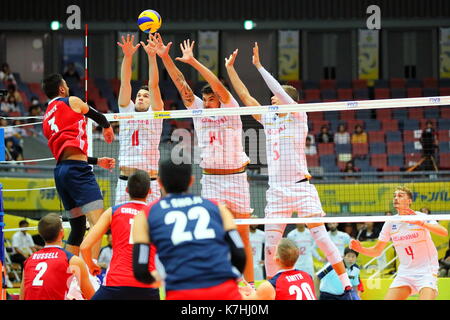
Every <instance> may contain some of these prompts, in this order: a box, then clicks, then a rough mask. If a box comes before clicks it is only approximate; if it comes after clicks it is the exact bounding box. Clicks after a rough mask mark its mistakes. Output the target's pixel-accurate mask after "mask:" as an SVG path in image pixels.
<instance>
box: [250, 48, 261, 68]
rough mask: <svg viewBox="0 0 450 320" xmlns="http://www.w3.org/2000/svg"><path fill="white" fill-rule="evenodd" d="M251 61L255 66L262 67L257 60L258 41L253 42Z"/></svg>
mask: <svg viewBox="0 0 450 320" xmlns="http://www.w3.org/2000/svg"><path fill="white" fill-rule="evenodd" d="M252 63H253V64H254V65H255V67H256V68H260V67H262V65H261V62H260V60H259V47H258V42H255V46H254V47H253V57H252Z"/></svg>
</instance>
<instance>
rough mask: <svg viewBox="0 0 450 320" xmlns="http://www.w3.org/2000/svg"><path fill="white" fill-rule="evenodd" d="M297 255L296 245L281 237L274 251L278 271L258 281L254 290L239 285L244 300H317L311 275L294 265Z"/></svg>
mask: <svg viewBox="0 0 450 320" xmlns="http://www.w3.org/2000/svg"><path fill="white" fill-rule="evenodd" d="M298 257H299V250H298V247H297V245H296V244H295V243H294V242H293V241H292V240H289V239H287V238H282V239H281V240H280V242H279V244H278V246H277V249H276V252H275V263H276V264H277V266H278V272H277V273H276V274H275V276H273V277H272V278H271V279H270V280H268V281H264V282H262V283H260V285H259V286H258V288H257V289H256V290H255V289H252V288H251V287H250V288H249V287H248V286H247V287H241V288H240V292H241V294H242V297H243V298H244V300H317V299H316V294H315V293H314V292H315V290H314V281H313V279H312V278H311V276H310V275H309V274H308V273H306V272H304V271H300V270H297V269H295V267H294V265H295V262H296V261H297V259H298Z"/></svg>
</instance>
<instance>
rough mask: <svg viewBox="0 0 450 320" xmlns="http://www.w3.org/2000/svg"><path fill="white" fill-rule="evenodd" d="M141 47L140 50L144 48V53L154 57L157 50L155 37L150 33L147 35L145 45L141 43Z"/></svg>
mask: <svg viewBox="0 0 450 320" xmlns="http://www.w3.org/2000/svg"><path fill="white" fill-rule="evenodd" d="M141 46H142V48H144V50H145V52H147V54H148V55H149V56H152V57H154V56H155V55H156V50H157V43H156V37H155V36H154V35H152V34H151V33H149V34H148V39H147V44H145V43H144V42H143V41H141Z"/></svg>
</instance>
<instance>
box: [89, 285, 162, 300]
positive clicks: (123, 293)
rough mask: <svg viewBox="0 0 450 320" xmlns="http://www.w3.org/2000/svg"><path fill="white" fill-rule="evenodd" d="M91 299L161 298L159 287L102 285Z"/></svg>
mask: <svg viewBox="0 0 450 320" xmlns="http://www.w3.org/2000/svg"><path fill="white" fill-rule="evenodd" d="M91 300H160V298H159V289H155V288H139V287H107V286H103V285H102V286H100V288H99V289H98V290H97V292H96V293H95V294H94V296H93V297H92V298H91Z"/></svg>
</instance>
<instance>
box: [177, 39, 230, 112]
mask: <svg viewBox="0 0 450 320" xmlns="http://www.w3.org/2000/svg"><path fill="white" fill-rule="evenodd" d="M194 44H195V41H192V43H191V41H190V40H189V39H188V40H184V41H183V43H180V48H181V52H182V53H183V56H182V57H181V58H180V57H178V58H176V60H178V61H181V62H184V63H187V64H189V65H191V66H192V67H193V68H194V69H195V70H197V71H198V72H199V73H200V74H201V75H202V76H203V78H205V80H206V81H207V82H208V83H209V85H210V86H211V89H212V90H213V91H214V93H215V94H217V96H218V97H219V100H220V102H222V103H224V104H227V103H229V102H230V100H231V94H230V92H229V91H228V90H227V88H225V86H224V85H223V83H222V82H221V81H220V80H219V78H217V77H216V75H215V74H214V73H213V72H212V71H211V70H209V69H208V68H206V67H205V66H204V65H203V64H201V63H200V61H198V60H197V59H196V58H195V57H194Z"/></svg>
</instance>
